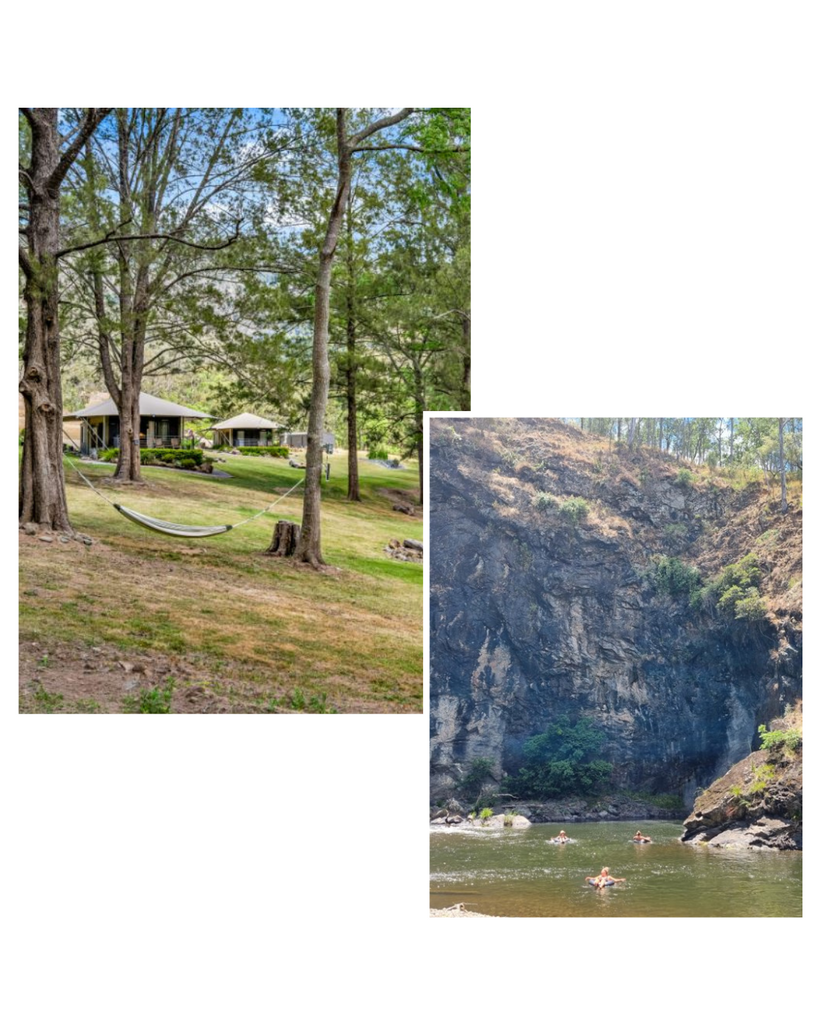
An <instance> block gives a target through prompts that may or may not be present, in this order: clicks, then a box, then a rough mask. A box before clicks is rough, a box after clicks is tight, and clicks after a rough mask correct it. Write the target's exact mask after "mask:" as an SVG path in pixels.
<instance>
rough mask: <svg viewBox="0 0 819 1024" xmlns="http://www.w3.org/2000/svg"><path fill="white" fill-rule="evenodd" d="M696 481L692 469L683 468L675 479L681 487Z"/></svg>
mask: <svg viewBox="0 0 819 1024" xmlns="http://www.w3.org/2000/svg"><path fill="white" fill-rule="evenodd" d="M693 482H694V474H693V473H692V472H691V470H690V469H681V470H680V471H679V473H678V474H677V476H676V479H675V480H674V483H675V484H678V485H679V486H680V487H690V486H691V485H692V484H693Z"/></svg>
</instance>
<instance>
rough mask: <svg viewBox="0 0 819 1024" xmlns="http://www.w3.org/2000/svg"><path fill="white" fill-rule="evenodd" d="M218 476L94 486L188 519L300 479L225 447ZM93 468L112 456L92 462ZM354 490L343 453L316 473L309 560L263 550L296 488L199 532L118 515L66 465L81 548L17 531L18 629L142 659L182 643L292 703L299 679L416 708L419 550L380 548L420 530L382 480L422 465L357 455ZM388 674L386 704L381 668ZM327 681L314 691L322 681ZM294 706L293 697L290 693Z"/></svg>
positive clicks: (290, 514)
mask: <svg viewBox="0 0 819 1024" xmlns="http://www.w3.org/2000/svg"><path fill="white" fill-rule="evenodd" d="M217 465H218V468H220V469H225V470H226V471H227V472H229V473H231V474H232V476H231V478H230V479H228V480H220V479H218V478H217V479H214V478H212V477H210V476H206V475H202V476H196V475H192V474H182V473H176V472H173V471H172V470H164V469H159V468H153V467H146V468H144V469H143V478H144V480H145V482H146V485H145V486H144V487H143V486H135V487H132V488H131V487H124V488H120V489H115V488H107V487H104V486H103V487H101V488H100V489H101V490H102V491H103V493H105V494H110V495H111V497H112V499H113V500H115V501H118V502H121V503H123V504H125V505H127V506H129V507H131V508H135V509H137V510H139V511H140V512H144V513H146V514H147V515H151V516H155V517H158V518H162V519H168V520H171V521H174V522H183V523H191V524H214V523H235V522H238V521H239V520H240V519H243V518H246V517H247V516H248V515H252V514H254V513H255V512H257V511H259V510H260V509H261V508H264V507H265V505H267V504H268V503H269V502H270V501H272V500H273V499H274V498H275V496H276V495H277V494H280V493H282V492H283V491H285V490H287V489H288V488H290V487H292V486H293V484H294V483H295V482H296V481H297V480H300V479H301V478H302V477H303V471H300V470H295V469H292V468H291V467H289V466H288V465H287V463H286V462H284V461H283V460H278V459H267V458H254V459H250V458H244V457H242V456H226V462H225V463H218V464H217ZM83 472H84V473H85V474H86V476H88V477H89V478H90V479H92V480H94V481H95V482H96V481H98V480H99V479H101V478H103V477H110V476H111V474H112V468H111V467H101V466H90V467H88V466H86V465H83ZM360 472H361V490H362V496H363V497H364V499H365V500H364V501H363V502H362V503H360V504H359V503H351V502H348V501H347V500H346V489H347V480H346V456H344V455H335V456H333V457H332V476H331V481H330V484H329V485H328V484H327V483H326V482H325V483H324V484H323V496H322V549H323V553H324V558H325V560H326V561H327V562H328V564H329V566H330V569H329V570H328V571H325V572H314V571H312V570H309V569H307V568H305V567H300V566H296V565H294V564H293V563H292V562H290V561H289V560H286V559H278V558H267V557H265V556H264V555H263V554H262V552H263V551H264V549H265V548H266V547H267V546H268V544H269V543H270V539H271V536H272V533H273V527H274V525H275V522H276V520H277V519H282V518H287V519H293V520H295V521H297V522H298V521H300V519H301V504H302V492H301V489H300V488H299V489H298V490H297V491H295V492H294V493H293V494H292V495H290V496H289V497H287V498H285V499H284V500H283V501H282V502H281V503H280V504H279V505H278V506H277V507H276V508H275V509H273V510H272V513H271V514H268V515H264V516H261V517H260V518H258V519H256V520H254V521H253V522H252V523H248V524H246V525H244V526H242V527H241V528H239V529H237V530H235V531H233V530H231V531H230V532H228V533H226V534H223V535H220V536H218V537H214V538H211V539H207V540H201V541H197V540H194V541H188V540H184V539H180V538H174V537H168V536H165V535H162V534H157V533H152V532H150V531H147V530H143V529H141V528H139V527H137V526H135V525H133V524H131V523H129V522H128V521H127V520H125V519H124V518H123V517H122V516H120V515H119V514H118V513H117V512H116V511H115V510H114V509H113V508H112V507H111V506H110V505H109V504H108V503H106V502H105V501H103V500H102V499H101V498H100V497H99V496H98V495H96V494H95V493H94V492H93V491H91V490H90V488H88V487H87V486H85V484H83V483H82V481H81V480H80V479H79V478H78V476H77V474H76V473H75V472H74V471H73V470H72V469H71V467H70V466H68V465H66V480H67V494H68V502H69V509H70V513H71V519H72V523H73V525H74V527H75V528H76V529H77V530H78V531H80V532H82V533H87V534H89V535H90V536H91V537H93V538H94V540H95V542H96V543H94V544H93V545H92V546H91V547H85V546H83V545H78V544H59V545H58V544H56V543H53V544H43V543H40V542H38V541H37V540H36V539H29V538H25V541H26V542H25V543H22V544H21V556H20V562H21V603H20V632H21V636H22V638H23V639H25V640H43V639H46V638H47V639H49V641H57V642H65V643H66V644H70V645H72V646H75V647H77V648H81V647H86V648H87V647H88V646H94V645H100V644H111V645H114V646H115V647H116V648H118V649H119V650H121V651H122V652H124V653H125V654H128V653H131V654H133V655H134V656H135V657H137V658H139V659H140V660H145V658H146V657H147V658H150V655H151V654H152V653H156V654H162V655H165V656H179V657H182V658H184V659H186V660H188V661H191V662H194V663H196V664H197V665H198V666H201V668H202V672H203V674H207V675H208V676H214V677H221V679H222V681H223V682H224V683H225V684H226V685H228V686H231V685H236V686H244V685H245V684H247V686H249V687H253V688H255V689H256V690H257V691H261V692H262V693H264V694H266V695H267V698H271V699H277V700H282V701H283V702H285V703H287V702H288V701H289V697H288V695H289V694H293V693H294V692H296V691H297V690H300V691H301V692H302V693H303V694H304V697H305V702H306V705H305V708H304V710H305V711H309V710H317V709H318V705H317V704H314V707H313V708H311V707H310V701H311V699H313V698H314V697H315V700H316V701H318V702H319V704H320V702H321V700H322V699H324V700H325V701H329V702H330V704H331V705H332V706H334V707H337V708H338V709H339V710H340V711H345V710H347V711H362V710H363V711H366V710H373V711H378V710H380V711H390V710H395V706H396V705H397V706H399V707H400V709H401V710H410V711H418V712H420V711H421V705H422V701H421V678H422V614H421V602H422V580H423V573H422V567H421V565H420V564H415V563H405V562H397V561H394V560H392V559H390V558H389V557H388V556H387V555H386V554H385V553H384V551H383V549H384V547H385V546H386V544H387V543H388V541H389V540H390V539H391V538H399V539H405V538H413V539H418V540H420V539H421V538H422V532H423V531H422V522H421V519H420V517H419V518H417V519H415V518H411V517H407V516H406V515H403V514H401V513H398V512H394V511H393V510H392V498H390V497H388V496H384V495H382V494H379V493H378V490H379V488H398V489H404V490H413V489H417V471H416V470H415V468H414V467H413V468H411V469H409V470H406V471H404V470H387V469H384V468H383V467H380V466H374V465H371V464H369V463H367V462H365V461H363V460H362V461H361V463H360ZM385 679H387V680H389V681H390V683H391V686H392V689H391V694H392V696H391V698H390V703H389V704H386V705H385V695H384V691H383V689H382V688H381V685H380V684H381V681H383V680H385ZM322 694H324V695H325V696H324V698H322V697H321V695H322ZM288 706H289V704H288Z"/></svg>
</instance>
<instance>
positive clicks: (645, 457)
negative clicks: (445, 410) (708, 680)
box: [432, 419, 802, 622]
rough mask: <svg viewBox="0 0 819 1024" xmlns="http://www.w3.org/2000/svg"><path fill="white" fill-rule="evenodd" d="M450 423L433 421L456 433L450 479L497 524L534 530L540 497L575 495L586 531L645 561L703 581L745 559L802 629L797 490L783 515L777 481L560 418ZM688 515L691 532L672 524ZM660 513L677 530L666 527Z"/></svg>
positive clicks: (796, 486) (441, 431) (775, 609)
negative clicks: (660, 561) (684, 570)
mask: <svg viewBox="0 0 819 1024" xmlns="http://www.w3.org/2000/svg"><path fill="white" fill-rule="evenodd" d="M449 423H452V424H454V427H452V426H449ZM449 423H447V421H435V420H433V421H432V436H433V438H434V439H436V440H440V439H441V437H445V438H446V435H447V434H450V436H451V431H452V430H453V429H454V430H455V432H456V433H457V434H458V435H459V437H460V439H461V440H460V441H454V442H452V443H449V444H447V451H448V452H450V453H451V457H452V460H453V462H454V463H455V464H456V465H457V471H458V473H459V474H460V475H461V476H462V477H463V479H464V480H465V481H470V482H471V483H472V484H473V485H475V487H476V488H480V489H481V490H482V491H484V492H485V493H486V495H487V498H486V499H485V500H486V501H487V502H488V503H490V504H491V503H492V502H494V503H495V507H496V510H497V512H498V513H499V514H500V516H501V517H504V518H508V519H510V520H514V521H515V522H516V523H517V524H519V525H520V524H529V525H531V526H532V527H533V528H537V529H541V528H542V527H543V525H544V513H543V512H542V511H540V510H539V509H538V508H537V507H536V506H535V504H534V500H535V497H536V495H537V494H538V493H539V492H546V493H549V494H552V495H554V496H555V497H557V498H559V499H561V500H562V499H565V498H569V497H582V498H584V499H586V500H587V501H589V502H590V503H591V508H590V512H589V515H588V517H587V519H586V521H585V523H584V529H585V530H586V531H588V532H593V533H596V534H598V535H600V536H603V537H617V538H620V539H623V540H625V539H626V538H629V539H631V540H634V541H636V542H637V546H638V547H639V548H641V549H642V550H643V552H644V554H645V555H646V556H648V555H649V553H650V554H657V553H665V554H669V555H674V556H677V557H680V558H682V559H683V560H684V561H687V562H690V563H692V564H694V565H696V566H697V568H698V569H699V570H700V571H701V573H702V575H703V578H704V579H708V578H710V577H713V576H715V575H716V574H717V573H719V572H720V571H721V570H722V569H723V568H724V567H725V566H726V565H729V564H731V563H733V562H736V561H738V560H739V559H740V558H742V557H743V556H745V555H747V554H749V553H750V552H754V553H755V554H756V555H757V556H758V558H759V563H760V566H761V567H762V569H763V581H762V584H761V587H760V590H761V592H762V594H763V595H764V596H765V597H766V599H767V601H768V605H769V608H770V610H771V612H772V613H773V614H774V615H777V614H778V615H791V616H793V617H794V619H795V620H796V622H800V621H801V607H802V507H801V506H802V491H801V483H799V482H794V481H789V484H788V496H789V501H790V507H789V509H788V512H787V513H786V514H785V515H782V513H781V512H780V511H779V508H780V488H779V481H778V479H774V478H769V479H768V481H767V482H766V481H763V480H758V479H756V478H755V477H754V474H753V473H748V472H746V471H744V470H737V471H733V472H732V471H730V470H728V469H726V468H720V469H711V468H710V467H708V466H698V465H696V464H693V463H689V462H681V461H679V460H678V459H676V458H675V457H674V456H673V455H669V454H666V453H664V452H659V451H657V450H655V449H648V448H635V449H634V450H632V451H630V450H629V449H628V447H627V446H626V445H625V444H619V445H618V444H616V443H614V442H611V441H608V440H604V439H601V438H599V437H597V436H595V435H592V434H587V433H584V432H582V431H580V430H578V429H576V428H575V427H572V426H569V425H568V424H565V423H562V422H561V421H560V420H531V419H530V420H527V419H522V420H481V419H463V420H457V421H454V420H453V421H449ZM445 444H446V440H445ZM459 455H460V457H459ZM476 456H477V458H476ZM683 469H685V470H688V471H689V472H690V473H691V474H692V475H693V480H692V482H691V483H690V485H688V486H683V485H681V484H678V483H677V482H676V481H677V478H678V476H679V473H680V471H681V470H683ZM675 506H676V509H675ZM688 507H691V508H693V515H694V517H695V519H694V522H693V524H684V523H683V522H681V520H684V519H685V510H686V509H687V508H688ZM675 511H676V512H677V513H678V515H676V516H675ZM661 513H664V514H661ZM669 515H670V516H671V518H672V519H674V518H677V519H678V520H680V522H678V523H677V525H676V526H675V525H674V524H673V523H671V524H669V522H668V516H669ZM669 526H670V527H671V528H669ZM686 526H687V527H688V529H687V530H686ZM635 554H637V552H635ZM638 557H639V555H638Z"/></svg>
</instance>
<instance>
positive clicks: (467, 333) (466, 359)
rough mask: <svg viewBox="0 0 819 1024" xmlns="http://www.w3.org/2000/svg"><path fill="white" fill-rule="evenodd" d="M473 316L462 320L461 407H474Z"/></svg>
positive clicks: (468, 315)
mask: <svg viewBox="0 0 819 1024" xmlns="http://www.w3.org/2000/svg"><path fill="white" fill-rule="evenodd" d="M471 331H472V317H471V315H470V314H467V315H466V316H464V317H463V318H462V320H461V336H462V340H463V346H464V354H463V371H462V374H461V408H462V409H471V408H472V339H471Z"/></svg>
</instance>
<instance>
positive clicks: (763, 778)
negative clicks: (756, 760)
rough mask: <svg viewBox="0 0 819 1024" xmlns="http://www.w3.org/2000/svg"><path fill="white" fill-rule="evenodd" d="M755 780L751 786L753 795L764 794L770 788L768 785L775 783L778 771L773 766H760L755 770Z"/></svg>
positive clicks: (750, 790)
mask: <svg viewBox="0 0 819 1024" xmlns="http://www.w3.org/2000/svg"><path fill="white" fill-rule="evenodd" d="M753 776H754V780H753V782H752V783H751V785H750V786H749V792H751V793H763V792H764V791H765V790H766V789H767V788H768V783H770V782H773V780H774V779H775V777H776V769H775V768H774V766H773V765H772V764H758V765H756V767H755V768H754V770H753Z"/></svg>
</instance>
